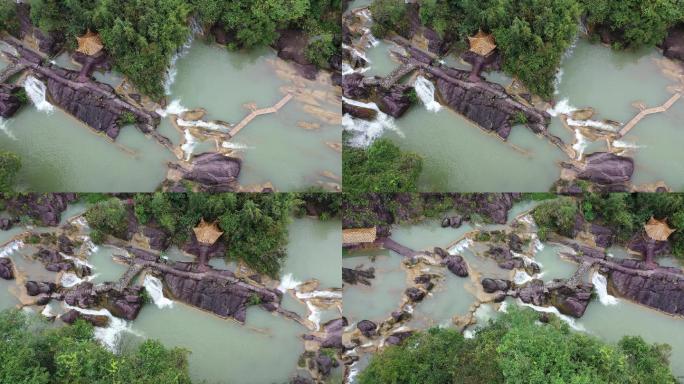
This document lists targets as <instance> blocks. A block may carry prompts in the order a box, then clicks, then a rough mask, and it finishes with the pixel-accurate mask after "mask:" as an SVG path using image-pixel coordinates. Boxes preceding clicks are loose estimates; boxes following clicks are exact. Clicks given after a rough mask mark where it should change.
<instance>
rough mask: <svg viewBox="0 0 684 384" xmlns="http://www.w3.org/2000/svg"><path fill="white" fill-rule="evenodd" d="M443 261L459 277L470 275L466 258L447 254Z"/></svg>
mask: <svg viewBox="0 0 684 384" xmlns="http://www.w3.org/2000/svg"><path fill="white" fill-rule="evenodd" d="M442 262H443V263H444V264H445V265H446V266H447V268H448V269H449V271H451V273H453V274H454V275H456V276H459V277H467V276H468V264H466V262H465V260H463V257H461V256H458V255H455V256H447V257H446V258H445V259H444V261H442Z"/></svg>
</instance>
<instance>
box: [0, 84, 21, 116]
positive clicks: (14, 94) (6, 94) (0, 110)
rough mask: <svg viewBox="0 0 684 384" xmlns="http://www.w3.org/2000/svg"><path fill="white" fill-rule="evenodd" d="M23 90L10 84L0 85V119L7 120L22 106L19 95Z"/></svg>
mask: <svg viewBox="0 0 684 384" xmlns="http://www.w3.org/2000/svg"><path fill="white" fill-rule="evenodd" d="M22 90H23V88H22V87H19V86H16V85H12V84H0V117H3V118H5V119H9V118H10V117H12V116H14V114H16V113H17V111H18V110H19V108H21V106H22V105H23V101H22V99H21V98H20V94H21V92H22Z"/></svg>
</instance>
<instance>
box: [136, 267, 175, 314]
mask: <svg viewBox="0 0 684 384" xmlns="http://www.w3.org/2000/svg"><path fill="white" fill-rule="evenodd" d="M143 286H144V287H145V290H146V291H147V293H148V294H149V295H150V297H151V298H152V301H153V302H154V305H156V306H157V308H159V309H164V308H173V300H169V299H168V298H166V297H164V287H163V285H162V282H161V280H159V279H158V278H156V277H155V276H151V275H145V280H144V282H143Z"/></svg>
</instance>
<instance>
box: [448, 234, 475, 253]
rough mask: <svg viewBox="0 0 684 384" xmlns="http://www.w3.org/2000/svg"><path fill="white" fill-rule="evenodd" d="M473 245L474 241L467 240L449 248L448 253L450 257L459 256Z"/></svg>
mask: <svg viewBox="0 0 684 384" xmlns="http://www.w3.org/2000/svg"><path fill="white" fill-rule="evenodd" d="M471 245H473V240H471V239H469V238H466V239H463V240H461V241H459V242H458V243H456V244H454V246H453V247H451V248H449V249H448V250H447V252H449V254H450V255H458V254H459V253H461V252H463V251H464V250H466V249H467V248H469V247H470V246H471Z"/></svg>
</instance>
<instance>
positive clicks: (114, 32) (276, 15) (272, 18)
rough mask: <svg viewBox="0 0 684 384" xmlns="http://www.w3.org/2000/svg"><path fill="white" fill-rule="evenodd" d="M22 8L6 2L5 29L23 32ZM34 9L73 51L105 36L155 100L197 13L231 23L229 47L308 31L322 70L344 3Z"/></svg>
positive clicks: (97, 0)
mask: <svg viewBox="0 0 684 384" xmlns="http://www.w3.org/2000/svg"><path fill="white" fill-rule="evenodd" d="M16 7H17V4H16V3H15V2H14V1H12V0H2V1H0V29H5V30H8V31H10V32H15V31H17V29H18V26H19V25H18V20H17V17H16V14H17V13H16ZM30 7H31V9H30V16H31V20H32V21H33V23H34V25H36V26H37V27H38V28H40V29H41V31H43V32H44V33H48V34H50V35H51V36H52V37H53V38H54V41H64V42H65V46H66V48H67V49H70V50H73V49H75V48H76V37H77V36H80V35H82V34H84V33H85V32H86V31H88V30H91V31H94V32H97V33H99V35H100V36H101V38H102V42H103V44H104V47H105V49H106V51H107V53H108V54H109V55H110V57H111V58H112V62H113V65H114V68H115V69H116V70H117V71H120V72H121V73H123V74H124V75H126V76H127V77H128V78H129V79H130V80H131V82H132V83H133V84H134V85H135V86H136V87H137V88H138V90H139V91H140V92H142V93H144V94H146V95H149V96H151V97H153V98H161V97H162V96H163V95H164V80H165V78H166V74H167V70H168V66H169V62H170V59H171V57H172V56H173V55H174V54H176V52H178V51H179V49H180V48H181V47H182V46H183V44H185V43H186V41H188V38H189V37H190V34H191V26H190V23H191V21H192V19H193V18H194V17H196V18H197V19H198V21H199V22H200V23H201V24H202V25H204V26H206V31H207V32H208V31H209V30H210V29H211V28H212V27H213V26H215V25H219V26H221V27H223V28H225V29H226V30H227V34H228V36H229V37H230V41H229V42H228V47H229V49H251V48H254V47H259V46H267V45H273V44H274V43H275V42H276V40H277V38H278V37H279V33H280V31H281V30H283V29H296V30H302V31H303V32H304V33H305V35H306V38H307V39H308V41H307V43H306V51H305V53H304V54H305V56H306V57H307V58H308V59H309V60H310V61H311V62H312V63H313V64H315V65H316V66H318V67H319V68H329V63H330V61H331V58H332V57H333V56H335V55H338V56H339V53H340V49H341V48H340V44H341V26H340V23H339V20H340V17H341V16H340V15H341V13H340V12H341V4H340V0H289V1H270V0H269V1H259V2H255V1H251V0H235V1H219V0H33V1H31V4H30Z"/></svg>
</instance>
